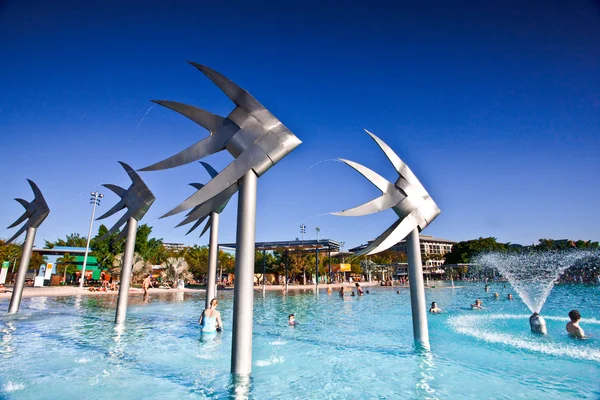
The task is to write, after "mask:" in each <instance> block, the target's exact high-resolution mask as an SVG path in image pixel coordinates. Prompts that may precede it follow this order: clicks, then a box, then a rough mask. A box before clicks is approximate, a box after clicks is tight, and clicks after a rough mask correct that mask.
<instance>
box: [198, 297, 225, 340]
mask: <svg viewBox="0 0 600 400" xmlns="http://www.w3.org/2000/svg"><path fill="white" fill-rule="evenodd" d="M218 305H219V300H217V299H212V300H211V301H210V307H209V308H207V309H206V310H204V311H202V314H200V319H199V320H198V323H199V324H200V326H201V327H202V333H215V332H218V331H219V332H220V331H221V330H222V329H223V322H222V321H221V313H220V312H218V311H217V306H218Z"/></svg>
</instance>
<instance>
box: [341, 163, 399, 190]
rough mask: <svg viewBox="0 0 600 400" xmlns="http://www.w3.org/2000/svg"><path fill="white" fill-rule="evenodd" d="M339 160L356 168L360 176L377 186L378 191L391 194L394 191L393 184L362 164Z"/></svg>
mask: <svg viewBox="0 0 600 400" xmlns="http://www.w3.org/2000/svg"><path fill="white" fill-rule="evenodd" d="M339 160H340V161H341V162H343V163H346V164H347V165H349V166H350V167H352V168H354V169H355V170H356V171H357V172H358V173H359V174H361V175H362V176H364V177H365V178H367V180H368V181H369V182H371V183H372V184H373V185H375V187H376V188H377V189H379V190H381V193H390V192H391V191H393V190H394V185H393V184H391V183H390V182H388V181H387V179H385V178H384V177H382V176H381V175H379V174H378V173H377V172H375V171H373V170H372V169H370V168H367V167H365V166H364V165H362V164H359V163H355V162H354V161H350V160H345V159H343V158H339Z"/></svg>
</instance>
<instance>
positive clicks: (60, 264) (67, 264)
mask: <svg viewBox="0 0 600 400" xmlns="http://www.w3.org/2000/svg"><path fill="white" fill-rule="evenodd" d="M56 270H57V271H58V272H59V273H60V271H61V270H62V272H63V282H66V281H67V273H69V274H72V273H74V272H75V271H76V270H77V266H76V265H75V257H74V256H72V255H70V254H69V253H65V254H64V255H63V256H62V257H59V258H58V259H57V260H56Z"/></svg>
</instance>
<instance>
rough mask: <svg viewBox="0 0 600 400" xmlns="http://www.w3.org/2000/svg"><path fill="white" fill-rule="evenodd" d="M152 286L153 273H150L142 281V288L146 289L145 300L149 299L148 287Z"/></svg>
mask: <svg viewBox="0 0 600 400" xmlns="http://www.w3.org/2000/svg"><path fill="white" fill-rule="evenodd" d="M150 286H152V275H150V274H148V276H147V277H146V278H145V279H144V282H142V290H143V291H144V301H146V300H148V294H149V292H148V289H149V288H150ZM152 287H154V286H152Z"/></svg>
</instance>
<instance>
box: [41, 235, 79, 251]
mask: <svg viewBox="0 0 600 400" xmlns="http://www.w3.org/2000/svg"><path fill="white" fill-rule="evenodd" d="M44 242H45V243H44V248H45V249H52V248H54V247H56V246H62V247H64V246H67V247H85V246H86V245H87V238H85V237H83V236H81V235H80V234H79V233H71V234H69V235H67V237H66V238H65V239H57V240H55V241H54V242H50V241H48V240H44Z"/></svg>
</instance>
